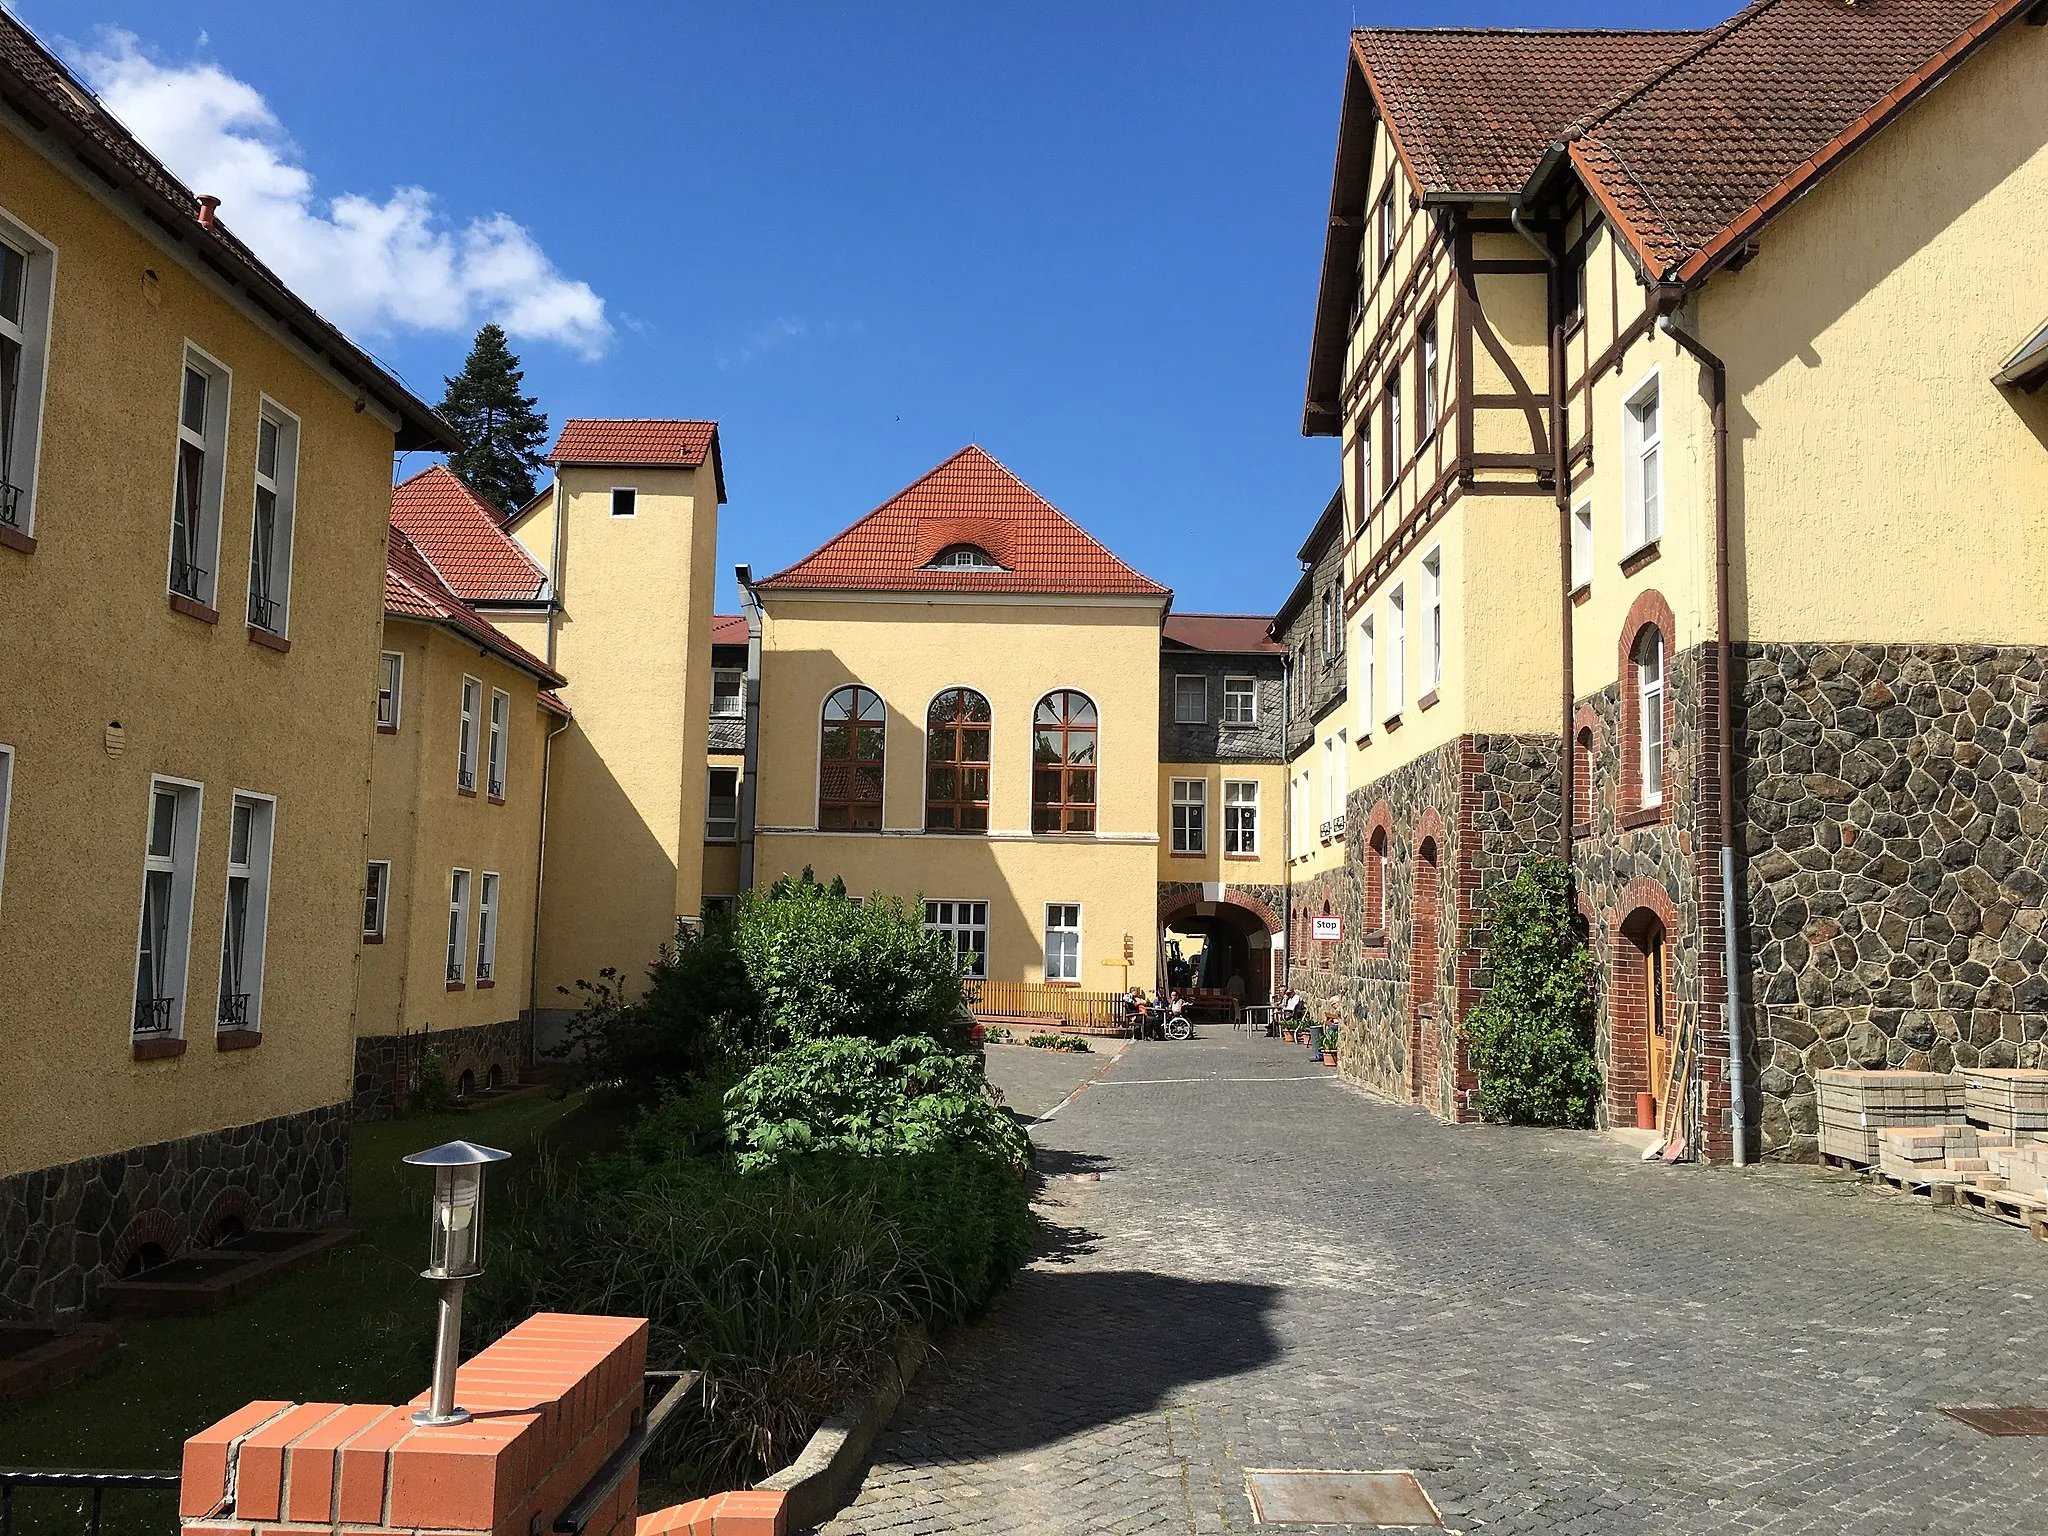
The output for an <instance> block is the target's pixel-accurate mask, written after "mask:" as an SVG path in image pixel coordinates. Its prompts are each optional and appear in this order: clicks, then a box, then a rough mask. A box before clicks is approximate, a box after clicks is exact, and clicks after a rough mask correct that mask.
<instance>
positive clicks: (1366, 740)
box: [1352, 731, 1372, 752]
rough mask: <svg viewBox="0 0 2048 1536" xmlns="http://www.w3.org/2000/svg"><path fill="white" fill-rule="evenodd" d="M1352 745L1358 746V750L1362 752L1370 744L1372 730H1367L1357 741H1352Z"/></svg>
mask: <svg viewBox="0 0 2048 1536" xmlns="http://www.w3.org/2000/svg"><path fill="white" fill-rule="evenodd" d="M1352 745H1353V746H1355V747H1356V748H1358V750H1359V751H1361V752H1363V751H1364V750H1365V749H1366V748H1367V747H1369V746H1371V745H1372V732H1371V731H1367V732H1366V733H1365V734H1364V735H1363V736H1361V737H1359V738H1358V740H1357V741H1355V742H1353V743H1352Z"/></svg>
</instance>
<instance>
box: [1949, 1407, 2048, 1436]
mask: <svg viewBox="0 0 2048 1536" xmlns="http://www.w3.org/2000/svg"><path fill="white" fill-rule="evenodd" d="M1941 1411H1942V1412H1943V1413H1945V1414H1947V1415H1948V1416H1949V1417H1950V1418H1952V1419H1961V1420H1962V1421H1963V1422H1964V1423H1965V1424H1967V1425H1969V1426H1970V1428H1972V1429H1981V1430H1982V1431H1984V1433H1985V1434H1987V1435H2048V1408H1944V1409H1942V1410H1941Z"/></svg>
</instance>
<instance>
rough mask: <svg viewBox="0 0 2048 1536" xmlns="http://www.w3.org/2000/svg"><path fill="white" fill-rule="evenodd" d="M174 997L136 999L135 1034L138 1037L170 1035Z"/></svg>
mask: <svg viewBox="0 0 2048 1536" xmlns="http://www.w3.org/2000/svg"><path fill="white" fill-rule="evenodd" d="M176 1001H177V999H176V998H174V997H138V998H137V999H135V1033H136V1034H138V1035H168V1034H169V1033H170V1032H171V1005H172V1004H173V1003H175V1002H176Z"/></svg>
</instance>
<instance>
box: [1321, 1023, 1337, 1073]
mask: <svg viewBox="0 0 2048 1536" xmlns="http://www.w3.org/2000/svg"><path fill="white" fill-rule="evenodd" d="M1322 1036H1323V1038H1322V1047H1323V1065H1324V1066H1326V1067H1334V1066H1335V1065H1337V1039H1338V1030H1337V1026H1336V1025H1334V1024H1329V1025H1325V1026H1324V1027H1323V1030H1322Z"/></svg>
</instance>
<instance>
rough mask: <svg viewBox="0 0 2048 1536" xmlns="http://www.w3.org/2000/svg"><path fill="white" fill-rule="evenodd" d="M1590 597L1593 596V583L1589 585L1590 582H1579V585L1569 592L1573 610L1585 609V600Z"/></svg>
mask: <svg viewBox="0 0 2048 1536" xmlns="http://www.w3.org/2000/svg"><path fill="white" fill-rule="evenodd" d="M1592 595H1593V583H1591V582H1590V581H1582V582H1580V583H1579V584H1578V585H1577V586H1576V587H1573V588H1572V591H1571V598H1572V606H1573V607H1574V608H1583V607H1585V606H1586V600H1587V599H1588V598H1590V597H1591V596H1592Z"/></svg>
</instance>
